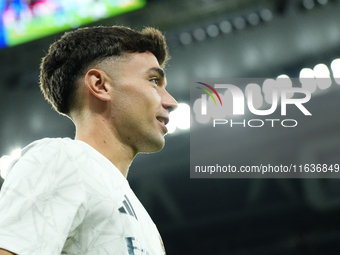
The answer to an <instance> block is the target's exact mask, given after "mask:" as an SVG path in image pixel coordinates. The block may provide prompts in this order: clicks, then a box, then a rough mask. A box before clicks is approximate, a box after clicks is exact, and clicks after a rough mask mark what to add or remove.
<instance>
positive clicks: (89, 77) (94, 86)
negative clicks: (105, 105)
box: [85, 69, 111, 101]
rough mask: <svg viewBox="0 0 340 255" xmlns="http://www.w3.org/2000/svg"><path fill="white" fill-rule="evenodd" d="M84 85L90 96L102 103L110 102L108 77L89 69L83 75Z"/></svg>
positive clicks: (101, 72)
mask: <svg viewBox="0 0 340 255" xmlns="http://www.w3.org/2000/svg"><path fill="white" fill-rule="evenodd" d="M85 84H86V87H87V88H88V90H89V91H90V92H91V94H92V95H93V96H95V97H97V98H98V99H100V100H102V101H110V99H111V98H110V94H109V90H110V86H109V77H108V76H107V75H106V74H105V73H104V72H103V71H100V70H98V69H90V70H89V71H88V72H87V73H86V75H85Z"/></svg>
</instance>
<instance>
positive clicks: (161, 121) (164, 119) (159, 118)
mask: <svg viewBox="0 0 340 255" xmlns="http://www.w3.org/2000/svg"><path fill="white" fill-rule="evenodd" d="M156 119H157V120H158V121H159V122H160V123H162V124H163V125H166V124H168V123H169V118H168V117H162V116H158V117H156Z"/></svg>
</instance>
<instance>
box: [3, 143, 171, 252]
mask: <svg viewBox="0 0 340 255" xmlns="http://www.w3.org/2000/svg"><path fill="white" fill-rule="evenodd" d="M0 247H1V248H3V249H6V250H9V251H12V252H14V253H17V254H19V255H59V254H69V255H71V254H72V255H76V254H77V255H104V254H107V255H114V254H119V255H161V254H165V252H164V247H163V243H162V240H161V238H160V235H159V233H158V230H157V228H156V226H155V224H154V223H153V221H152V220H151V218H150V216H149V215H148V213H147V212H146V210H145V209H144V207H143V206H142V204H141V203H140V202H139V200H138V199H137V197H136V196H135V194H134V193H133V191H132V190H131V188H130V186H129V184H128V182H127V180H126V179H125V178H124V176H123V175H122V174H121V172H120V171H119V170H118V169H117V168H116V167H115V166H114V165H113V164H112V163H111V162H110V161H109V160H108V159H107V158H105V157H104V156H103V155H102V154H100V153H99V152H98V151H96V150H95V149H93V148H92V147H91V146H89V145H88V144H86V143H84V142H81V141H75V140H71V139H60V138H57V139H48V138H46V139H42V140H39V141H36V142H34V143H32V144H30V145H29V146H27V147H26V148H25V149H24V150H23V153H22V157H21V158H20V160H19V161H17V162H16V163H15V164H14V166H13V167H12V168H11V170H10V171H9V173H8V175H7V178H6V180H5V182H4V184H3V186H2V189H1V192H0Z"/></svg>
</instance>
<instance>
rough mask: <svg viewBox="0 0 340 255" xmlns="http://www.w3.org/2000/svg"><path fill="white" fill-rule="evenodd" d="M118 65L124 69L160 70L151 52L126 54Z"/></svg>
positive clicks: (119, 60)
mask: <svg viewBox="0 0 340 255" xmlns="http://www.w3.org/2000/svg"><path fill="white" fill-rule="evenodd" d="M117 64H120V65H121V66H122V67H126V68H138V69H139V70H145V71H147V70H149V69H151V68H160V66H159V63H158V60H157V58H156V57H155V55H153V54H152V53H151V52H149V51H146V52H142V53H140V52H134V53H127V54H124V56H122V57H121V58H119V59H118V61H117ZM134 71H137V70H134Z"/></svg>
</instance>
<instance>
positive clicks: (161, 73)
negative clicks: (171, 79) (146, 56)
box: [148, 67, 165, 78]
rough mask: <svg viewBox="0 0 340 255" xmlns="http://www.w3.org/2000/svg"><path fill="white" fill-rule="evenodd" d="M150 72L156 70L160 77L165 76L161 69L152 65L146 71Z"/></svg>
mask: <svg viewBox="0 0 340 255" xmlns="http://www.w3.org/2000/svg"><path fill="white" fill-rule="evenodd" d="M152 72H156V73H158V74H159V75H160V76H161V77H162V78H164V77H165V72H164V70H163V69H161V68H159V67H152V68H150V69H149V70H148V73H152Z"/></svg>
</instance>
